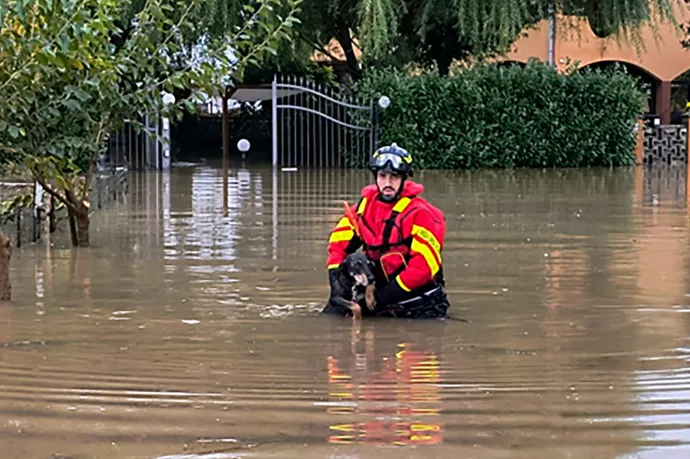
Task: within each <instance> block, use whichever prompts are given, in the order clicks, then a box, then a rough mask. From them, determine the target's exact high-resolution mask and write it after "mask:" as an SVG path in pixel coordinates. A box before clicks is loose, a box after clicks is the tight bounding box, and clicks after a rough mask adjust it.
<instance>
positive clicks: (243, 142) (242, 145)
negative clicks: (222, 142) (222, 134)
mask: <svg viewBox="0 0 690 459" xmlns="http://www.w3.org/2000/svg"><path fill="white" fill-rule="evenodd" d="M251 146H252V145H251V144H250V143H249V140H247V139H240V141H239V142H237V149H238V150H239V151H241V152H242V153H245V152H247V151H249V148H250V147H251Z"/></svg>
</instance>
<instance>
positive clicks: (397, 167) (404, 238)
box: [327, 143, 449, 318]
mask: <svg viewBox="0 0 690 459" xmlns="http://www.w3.org/2000/svg"><path fill="white" fill-rule="evenodd" d="M369 169H370V170H371V171H372V172H373V174H374V179H375V183H374V184H371V185H368V186H366V187H364V189H362V192H361V198H360V200H359V203H358V205H357V212H356V215H350V217H349V218H348V216H347V215H346V216H345V217H343V218H342V219H340V221H339V222H338V224H337V225H336V227H335V228H334V230H333V231H332V232H331V235H330V238H329V242H328V261H327V266H328V272H329V282H330V285H331V296H333V294H334V293H333V292H334V290H333V288H334V284H335V281H336V280H335V273H336V268H337V267H338V266H339V265H340V263H342V262H343V260H344V259H345V258H346V257H347V256H348V254H350V253H353V252H355V251H356V250H357V249H358V248H359V247H362V250H363V251H364V253H365V254H366V255H367V256H368V257H369V259H371V260H372V261H373V262H374V263H375V265H376V291H375V294H374V297H375V302H376V303H375V309H374V311H373V312H371V311H368V310H367V309H366V308H362V313H363V315H378V316H393V317H405V318H442V317H446V314H447V310H448V307H449V303H448V299H447V297H446V291H445V281H444V279H443V269H442V258H441V251H442V247H443V239H444V237H445V232H446V223H445V216H444V215H443V212H441V211H440V210H439V209H438V208H436V207H434V206H433V205H431V204H430V203H428V202H427V201H426V200H425V199H423V198H421V197H420V196H419V195H420V194H421V193H422V191H423V190H424V187H423V186H422V185H420V184H419V183H415V182H413V181H412V180H409V177H411V176H412V174H413V167H412V156H411V155H410V154H409V153H408V152H407V151H406V150H404V149H403V148H400V147H398V146H397V145H396V144H395V143H393V144H392V145H389V146H385V147H382V148H380V149H378V150H377V151H376V152H375V153H374V155H373V157H372V158H371V161H370V163H369ZM353 219H354V220H355V221H352V220H353ZM355 230H357V231H355Z"/></svg>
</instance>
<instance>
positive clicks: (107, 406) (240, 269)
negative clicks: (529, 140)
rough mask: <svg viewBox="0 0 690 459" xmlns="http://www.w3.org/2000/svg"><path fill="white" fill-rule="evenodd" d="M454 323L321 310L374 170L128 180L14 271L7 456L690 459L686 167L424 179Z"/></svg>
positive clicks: (32, 248) (3, 431)
mask: <svg viewBox="0 0 690 459" xmlns="http://www.w3.org/2000/svg"><path fill="white" fill-rule="evenodd" d="M415 179H417V180H418V181H420V182H421V183H423V184H424V185H425V186H426V191H425V193H424V195H425V196H426V197H427V198H428V199H429V200H431V201H432V202H433V203H434V204H436V205H437V206H438V207H440V208H441V209H443V210H444V211H445V213H446V216H447V226H448V231H447V236H446V241H445V248H444V262H445V272H446V277H447V282H448V291H449V297H450V301H451V304H452V306H451V314H452V316H454V317H457V318H464V319H467V320H469V321H470V323H465V322H462V321H453V320H449V321H417V322H414V321H412V322H410V321H403V320H395V319H392V320H391V319H384V320H370V321H366V320H365V321H363V322H362V323H360V324H359V325H357V326H353V324H352V322H351V321H348V320H345V319H340V318H333V317H325V316H322V315H319V314H318V312H319V310H320V308H321V305H322V304H323V302H324V301H325V298H326V296H327V294H328V287H327V280H326V279H327V277H326V275H325V271H324V269H325V266H324V265H325V258H326V241H327V238H328V232H329V230H330V229H331V227H332V225H333V224H334V223H335V222H336V220H337V219H338V216H339V214H340V212H341V210H342V205H341V200H342V199H346V198H350V199H351V200H355V199H356V197H357V194H358V191H359V189H360V187H361V186H363V185H365V184H366V183H367V182H368V180H369V175H368V174H367V173H366V172H361V171H348V172H343V171H322V172H317V171H312V172H306V171H305V172H301V171H298V172H281V171H277V172H276V173H275V174H274V173H273V171H272V170H271V169H270V168H269V169H262V168H258V167H257V168H254V167H252V168H249V169H242V168H234V169H232V170H231V175H230V179H229V205H228V216H227V217H224V216H223V193H222V178H221V173H220V171H219V170H218V169H217V168H211V167H207V166H203V167H201V166H200V167H196V168H195V167H180V168H175V169H173V170H172V171H171V172H170V173H155V172H150V173H132V175H131V185H130V192H129V194H128V195H126V196H125V197H124V198H122V199H120V200H119V201H118V202H116V203H112V204H111V205H109V207H107V208H105V209H103V210H100V211H98V212H97V213H96V214H94V216H93V222H92V237H91V239H92V243H93V246H92V247H91V248H88V249H79V250H73V249H71V248H70V247H69V246H68V245H67V243H68V239H67V237H65V235H64V234H62V235H54V238H53V239H54V240H53V241H51V245H49V246H48V247H47V246H46V243H45V241H43V242H41V243H39V244H37V245H27V246H23V247H22V248H20V249H17V250H16V251H15V252H14V258H13V260H12V267H11V277H12V282H13V287H14V291H13V293H14V298H13V300H14V301H13V302H12V303H11V304H4V305H0V371H1V375H2V376H1V377H0V457H2V458H5V459H15V458H22V459H33V458H36V459H48V458H63V459H64V458H73V459H81V458H109V459H119V458H165V459H187V458H189V459H191V458H200V459H201V458H205V459H224V458H294V457H304V458H377V459H383V458H398V457H415V458H416V457H419V458H422V457H424V458H426V457H439V458H456V457H463V458H478V459H485V458H497V459H498V458H518V459H522V458H525V459H527V458H530V459H547V458H548V459H561V458H562V459H565V458H577V459H579V458H620V459H633V458H644V459H652V458H653V459H656V458H664V459H667V458H687V457H690V364H689V363H690V334H689V331H690V269H689V268H690V250H689V247H690V244H689V243H690V241H689V221H690V220H689V217H690V214H689V212H688V208H689V204H688V190H687V186H686V182H687V178H686V173H685V171H684V170H679V169H659V170H648V171H645V170H643V169H615V170H609V169H587V170H567V171H553V170H550V171H537V170H527V171H477V172H459V173H440V172H424V173H419V174H418V175H417V176H416V177H415Z"/></svg>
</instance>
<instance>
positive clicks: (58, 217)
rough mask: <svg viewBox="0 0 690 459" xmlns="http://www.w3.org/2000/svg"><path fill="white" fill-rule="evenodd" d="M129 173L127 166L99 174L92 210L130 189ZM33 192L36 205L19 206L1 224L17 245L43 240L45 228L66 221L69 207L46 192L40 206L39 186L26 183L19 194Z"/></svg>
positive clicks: (92, 200)
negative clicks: (37, 192) (37, 194)
mask: <svg viewBox="0 0 690 459" xmlns="http://www.w3.org/2000/svg"><path fill="white" fill-rule="evenodd" d="M128 186H129V184H128V172H127V169H125V168H112V169H110V170H104V171H100V172H98V173H96V175H95V176H94V178H93V182H92V188H91V210H92V211H95V210H97V209H101V208H103V207H104V206H106V205H107V204H108V203H110V202H113V201H115V200H117V199H118V196H119V195H121V194H122V193H126V192H127V189H128ZM27 191H28V192H29V193H31V194H32V199H33V206H32V207H24V208H21V209H18V210H17V211H16V212H15V213H14V214H13V215H11V216H10V217H9V218H8V222H6V223H5V224H4V225H0V232H1V233H4V234H6V235H7V236H9V237H10V239H11V240H12V242H13V243H14V245H16V246H17V247H21V246H22V245H26V244H32V243H35V242H38V241H39V240H40V239H41V234H43V233H44V231H48V232H50V233H53V232H55V231H56V230H57V229H58V227H59V226H60V225H61V224H62V223H63V221H66V220H67V208H66V207H65V206H64V205H61V204H60V203H59V202H57V200H56V199H55V198H52V197H50V196H49V195H48V194H47V193H42V195H41V194H39V196H38V201H39V202H40V203H41V205H40V206H36V198H37V196H36V187H35V186H34V184H32V183H27V184H26V186H25V187H24V189H23V190H21V191H18V192H19V193H26V192H27Z"/></svg>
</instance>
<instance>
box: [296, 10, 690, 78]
mask: <svg viewBox="0 0 690 459" xmlns="http://www.w3.org/2000/svg"><path fill="white" fill-rule="evenodd" d="M678 4H682V1H681V0H626V1H625V2H621V1H620V0H304V4H303V8H302V13H301V15H300V18H301V20H302V26H300V27H298V28H297V30H296V36H297V37H299V38H300V39H301V40H303V41H305V42H307V43H310V44H311V45H312V46H313V49H314V50H319V51H326V45H327V44H328V43H329V42H330V41H331V40H332V39H336V40H337V41H338V42H339V44H340V46H341V48H342V49H343V53H344V56H345V59H346V61H347V68H348V71H349V73H350V75H351V76H352V77H353V78H355V79H357V78H358V77H360V76H361V74H362V69H361V68H360V62H359V61H358V59H357V57H356V54H355V48H356V47H357V45H356V44H355V43H356V42H357V43H358V46H359V47H360V48H361V51H362V62H361V64H362V65H363V67H372V66H374V67H377V66H389V65H396V66H398V67H401V66H403V65H406V64H410V63H415V64H421V65H423V66H426V65H430V64H433V65H436V66H437V67H438V68H439V72H440V73H442V74H444V73H447V71H448V68H449V67H450V63H451V62H452V60H454V59H459V60H462V59H466V58H468V57H479V58H482V57H491V56H495V55H500V54H502V53H504V52H506V51H507V50H508V49H509V47H510V45H512V44H513V43H514V42H515V40H516V39H517V38H518V37H519V35H520V34H521V33H522V32H523V31H525V30H526V29H528V28H529V27H531V26H534V25H535V24H537V23H538V22H539V21H541V20H542V19H546V18H548V17H549V16H550V15H551V14H552V11H562V12H564V13H566V14H572V15H576V16H580V17H586V18H588V19H589V21H590V24H591V25H592V29H593V30H594V31H595V33H597V34H598V35H600V36H609V35H615V36H616V37H618V38H622V39H629V40H631V41H636V40H637V43H638V44H640V43H639V38H640V35H639V34H638V32H639V31H640V29H641V27H642V26H644V25H646V24H650V23H651V24H655V23H656V21H657V20H673V19H674V14H673V6H674V5H678Z"/></svg>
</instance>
